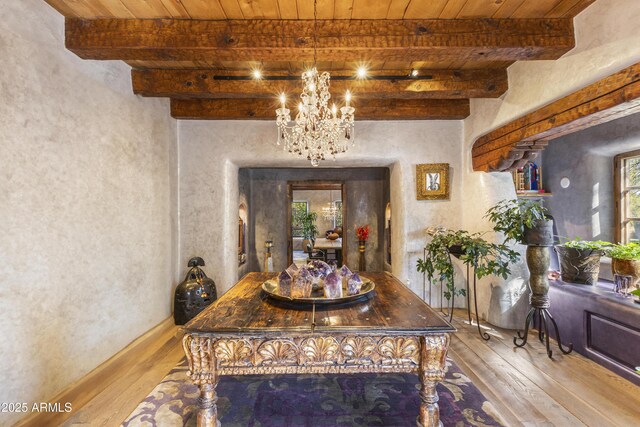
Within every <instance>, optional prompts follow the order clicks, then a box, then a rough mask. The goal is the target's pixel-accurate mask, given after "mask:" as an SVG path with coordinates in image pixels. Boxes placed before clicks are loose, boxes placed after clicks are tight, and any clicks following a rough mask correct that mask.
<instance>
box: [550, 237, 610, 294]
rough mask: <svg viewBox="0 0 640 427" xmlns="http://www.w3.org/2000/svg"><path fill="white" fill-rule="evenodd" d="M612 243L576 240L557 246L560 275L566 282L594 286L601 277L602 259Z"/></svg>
mask: <svg viewBox="0 0 640 427" xmlns="http://www.w3.org/2000/svg"><path fill="white" fill-rule="evenodd" d="M611 245H612V243H609V242H604V241H602V240H597V241H589V240H580V239H574V240H570V241H568V242H565V243H562V244H560V245H556V246H555V248H554V250H555V252H556V253H557V254H558V260H559V261H560V274H561V278H562V280H563V281H565V282H570V283H583V284H586V285H593V284H595V283H597V281H598V276H599V275H600V257H602V255H604V254H605V250H606V249H607V248H608V247H610V246H611Z"/></svg>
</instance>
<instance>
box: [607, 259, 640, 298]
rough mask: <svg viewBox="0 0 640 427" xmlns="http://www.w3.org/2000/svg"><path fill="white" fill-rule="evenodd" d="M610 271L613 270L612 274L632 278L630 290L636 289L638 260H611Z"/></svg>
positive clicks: (639, 275) (638, 268) (639, 272)
mask: <svg viewBox="0 0 640 427" xmlns="http://www.w3.org/2000/svg"><path fill="white" fill-rule="evenodd" d="M611 270H613V274H620V275H624V276H631V277H633V280H632V283H631V289H632V290H633V289H634V288H636V287H638V284H639V283H640V260H633V259H619V258H613V259H612V260H611Z"/></svg>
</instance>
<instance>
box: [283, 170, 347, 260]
mask: <svg viewBox="0 0 640 427" xmlns="http://www.w3.org/2000/svg"><path fill="white" fill-rule="evenodd" d="M287 193H288V203H287V206H288V212H287V232H288V236H287V242H288V251H287V252H288V263H289V265H290V264H292V263H296V264H298V265H301V264H306V263H307V262H308V261H309V260H311V259H320V260H322V261H325V262H329V263H331V262H335V263H336V264H337V265H338V266H340V265H342V264H345V263H346V255H347V239H346V238H344V237H343V230H344V227H343V225H344V224H346V223H347V220H346V218H347V208H346V206H347V203H346V186H345V183H344V181H288V182H287Z"/></svg>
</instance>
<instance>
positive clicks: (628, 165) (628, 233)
mask: <svg viewBox="0 0 640 427" xmlns="http://www.w3.org/2000/svg"><path fill="white" fill-rule="evenodd" d="M615 171H616V176H615V178H616V179H615V185H616V218H617V223H616V238H617V240H618V241H619V242H621V243H629V242H638V241H640V150H638V151H632V152H629V153H623V154H619V155H617V156H616V157H615Z"/></svg>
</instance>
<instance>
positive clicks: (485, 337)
mask: <svg viewBox="0 0 640 427" xmlns="http://www.w3.org/2000/svg"><path fill="white" fill-rule="evenodd" d="M470 271H471V266H470V265H468V264H467V292H466V293H467V317H468V318H469V325H473V322H472V321H471V295H469V281H470V279H469V276H470ZM477 281H478V276H476V272H475V270H474V271H473V306H474V308H475V316H476V326H477V327H478V335H480V338H482V339H483V340H485V341H489V340H490V339H491V335H489V334H488V333H486V332H483V331H482V329H481V328H480V317H479V315H478V298H477V296H476V283H477Z"/></svg>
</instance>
